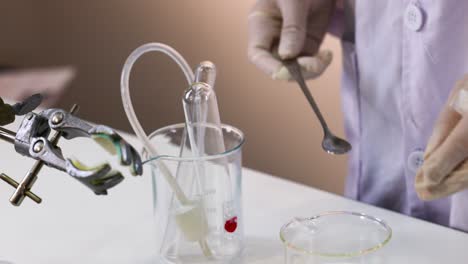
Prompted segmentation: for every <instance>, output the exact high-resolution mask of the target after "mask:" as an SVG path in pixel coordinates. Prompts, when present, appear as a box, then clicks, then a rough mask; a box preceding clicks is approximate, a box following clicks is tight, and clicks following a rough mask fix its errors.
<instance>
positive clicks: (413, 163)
mask: <svg viewBox="0 0 468 264" xmlns="http://www.w3.org/2000/svg"><path fill="white" fill-rule="evenodd" d="M423 162H424V152H422V151H419V150H418V151H414V152H412V153H411V154H410V155H409V157H408V164H407V165H408V169H409V170H410V171H411V173H416V172H417V171H418V169H419V167H421V166H422V164H423Z"/></svg>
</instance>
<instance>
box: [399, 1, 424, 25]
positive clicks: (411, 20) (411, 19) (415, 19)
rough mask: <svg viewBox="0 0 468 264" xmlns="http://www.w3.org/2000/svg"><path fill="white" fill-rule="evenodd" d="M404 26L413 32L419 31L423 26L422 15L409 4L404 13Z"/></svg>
mask: <svg viewBox="0 0 468 264" xmlns="http://www.w3.org/2000/svg"><path fill="white" fill-rule="evenodd" d="M404 19H405V25H406V27H407V28H409V29H411V30H413V31H419V30H420V29H421V28H422V26H423V25H424V14H423V12H422V10H421V9H420V8H419V7H418V6H417V5H415V4H410V5H408V7H406V11H405V16H404Z"/></svg>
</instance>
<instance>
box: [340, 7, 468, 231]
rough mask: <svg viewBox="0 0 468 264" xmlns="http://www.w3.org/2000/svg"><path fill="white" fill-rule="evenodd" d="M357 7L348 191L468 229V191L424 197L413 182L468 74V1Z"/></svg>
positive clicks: (345, 89) (348, 57)
mask: <svg viewBox="0 0 468 264" xmlns="http://www.w3.org/2000/svg"><path fill="white" fill-rule="evenodd" d="M352 6H354V8H351V9H347V10H345V13H346V17H347V18H348V19H347V23H348V24H349V23H350V22H349V21H350V20H353V19H354V21H353V23H352V24H353V26H349V25H348V26H347V28H348V31H349V30H350V29H351V30H352V31H353V32H352V33H354V34H352V35H353V37H352V38H351V37H348V38H346V37H344V38H343V54H344V59H343V64H344V70H343V82H342V98H343V99H342V100H343V111H344V115H345V125H346V133H347V136H348V139H349V140H350V142H351V144H352V145H353V150H352V152H351V154H350V162H349V175H348V178H347V184H346V195H347V196H348V197H351V198H354V199H357V200H360V201H363V202H367V203H370V204H374V205H377V206H381V207H384V208H388V209H391V210H395V211H398V212H402V213H405V214H407V215H411V216H414V217H418V218H421V219H425V220H428V221H432V222H435V223H438V224H442V225H446V226H450V227H454V228H458V229H462V230H465V231H468V191H462V192H459V193H457V194H455V195H452V196H450V197H447V198H444V199H440V200H436V201H431V202H423V201H421V200H420V199H419V198H418V197H417V195H416V192H415V187H414V178H415V175H416V171H417V169H418V167H419V166H420V165H421V164H422V162H423V153H424V149H425V147H426V144H427V141H428V139H429V137H430V135H431V133H432V129H433V126H434V123H435V121H436V119H437V117H438V114H439V112H440V111H441V109H442V107H443V105H444V104H445V102H446V101H447V98H448V95H449V93H450V91H451V89H452V88H453V87H454V85H455V83H456V81H457V80H458V79H460V78H461V77H462V76H463V74H465V73H468V15H467V10H468V1H466V0H419V1H417V0H356V2H355V4H352ZM353 9H354V10H353ZM350 10H351V11H353V12H349V11H350ZM350 13H352V14H351V15H353V14H354V15H353V16H352V18H350V17H351V16H350ZM347 33H348V35H350V34H349V32H347ZM344 36H346V30H345V35H344ZM467 136H468V135H467ZM467 177H468V175H467Z"/></svg>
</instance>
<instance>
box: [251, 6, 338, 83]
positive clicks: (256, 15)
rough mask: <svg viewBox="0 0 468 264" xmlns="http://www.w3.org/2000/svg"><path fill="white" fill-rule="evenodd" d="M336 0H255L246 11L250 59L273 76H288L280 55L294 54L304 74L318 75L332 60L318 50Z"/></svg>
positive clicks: (292, 56) (306, 76)
mask: <svg viewBox="0 0 468 264" xmlns="http://www.w3.org/2000/svg"><path fill="white" fill-rule="evenodd" d="M335 5H336V2H335V0H258V1H257V2H256V4H255V5H254V7H253V9H252V11H251V12H250V14H249V44H248V56H249V60H250V61H251V62H252V63H253V64H255V65H256V66H257V67H258V68H260V69H261V70H262V71H264V72H265V73H266V74H268V75H269V76H271V77H272V78H273V79H283V80H290V79H291V76H290V75H289V72H288V70H287V69H286V68H285V67H284V66H283V65H282V63H281V61H280V59H290V58H295V57H297V59H298V62H299V64H300V65H301V67H302V68H303V76H304V78H307V79H311V78H316V77H318V76H320V75H321V74H322V73H323V71H324V70H325V69H326V68H327V67H328V65H329V64H330V63H331V60H332V53H331V51H328V50H325V51H318V50H319V47H320V45H321V43H322V41H323V38H324V36H325V33H326V32H327V28H328V25H329V22H330V18H331V15H332V13H333V11H334V9H335Z"/></svg>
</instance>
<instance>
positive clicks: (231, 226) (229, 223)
mask: <svg viewBox="0 0 468 264" xmlns="http://www.w3.org/2000/svg"><path fill="white" fill-rule="evenodd" d="M224 229H225V230H226V231H227V232H229V233H232V232H234V231H236V229H237V216H234V217H233V218H231V219H228V220H226V223H224Z"/></svg>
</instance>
